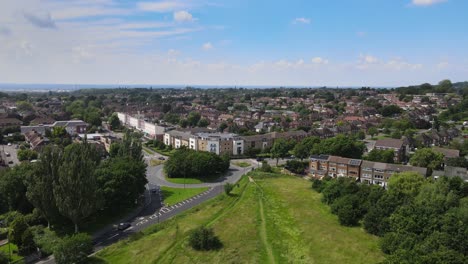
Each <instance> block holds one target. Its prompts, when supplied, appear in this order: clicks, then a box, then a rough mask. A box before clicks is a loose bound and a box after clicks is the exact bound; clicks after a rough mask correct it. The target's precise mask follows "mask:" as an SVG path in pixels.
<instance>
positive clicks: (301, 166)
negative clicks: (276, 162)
mask: <svg viewBox="0 0 468 264" xmlns="http://www.w3.org/2000/svg"><path fill="white" fill-rule="evenodd" d="M307 167H308V163H307V162H302V161H298V160H288V161H286V166H285V168H286V169H287V170H289V171H291V172H293V173H296V174H304V172H305V169H306V168H307Z"/></svg>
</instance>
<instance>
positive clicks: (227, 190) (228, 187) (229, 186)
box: [224, 183, 235, 195]
mask: <svg viewBox="0 0 468 264" xmlns="http://www.w3.org/2000/svg"><path fill="white" fill-rule="evenodd" d="M234 186H235V185H234V184H232V183H226V184H225V185H224V192H225V193H226V194H227V195H229V194H231V192H232V190H233V189H234Z"/></svg>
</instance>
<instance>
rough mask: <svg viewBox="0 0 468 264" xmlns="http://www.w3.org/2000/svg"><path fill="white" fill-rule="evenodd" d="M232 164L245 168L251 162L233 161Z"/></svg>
mask: <svg viewBox="0 0 468 264" xmlns="http://www.w3.org/2000/svg"><path fill="white" fill-rule="evenodd" d="M234 165H236V166H239V167H241V168H247V167H250V166H251V164H250V163H248V162H246V161H239V162H234Z"/></svg>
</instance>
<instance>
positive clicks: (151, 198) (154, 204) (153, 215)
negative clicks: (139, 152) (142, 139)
mask: <svg viewBox="0 0 468 264" xmlns="http://www.w3.org/2000/svg"><path fill="white" fill-rule="evenodd" d="M160 156H161V155H159V154H155V155H151V156H150V155H148V154H146V153H145V159H146V160H147V161H148V160H149V159H151V158H155V157H160ZM148 163H149V162H148ZM162 168H163V165H159V166H149V165H148V167H147V170H146V176H147V179H148V189H147V191H146V192H145V198H146V199H145V200H146V205H145V207H144V208H143V210H141V211H140V212H139V213H137V214H134V215H136V216H134V217H132V216H130V217H128V218H127V220H122V221H127V222H129V223H130V224H131V226H130V228H128V229H127V230H124V231H119V230H116V229H115V228H109V227H108V228H105V229H103V230H101V231H100V232H97V233H95V234H94V235H93V245H94V252H95V253H96V252H98V251H100V250H101V249H103V248H105V247H106V246H109V245H111V244H113V243H116V242H117V241H119V240H121V239H123V238H126V237H128V236H129V235H131V234H133V233H135V232H139V231H141V230H143V229H145V228H147V227H148V226H150V225H152V224H156V223H159V222H163V221H165V220H168V219H170V218H172V217H174V216H175V215H177V214H179V213H181V212H183V211H186V210H189V209H191V208H192V207H195V206H197V205H199V204H201V203H203V202H205V201H207V200H209V199H212V198H214V197H216V196H218V195H220V194H222V193H223V192H224V188H223V185H224V184H225V183H236V182H237V181H238V180H239V179H240V178H241V177H242V175H244V174H246V173H247V172H249V171H250V170H251V169H252V166H251V167H247V168H241V167H238V166H235V165H233V164H231V167H230V168H229V172H228V173H227V174H226V175H225V176H223V177H221V178H219V179H218V180H217V181H216V182H213V183H201V184H186V186H187V187H189V188H197V187H209V188H210V189H208V190H207V191H205V192H203V193H201V194H198V195H196V196H194V197H191V198H189V199H187V200H185V201H182V202H180V203H178V204H175V205H173V206H170V207H163V206H162V196H161V192H160V189H159V187H160V186H168V187H174V188H184V184H176V183H171V182H168V181H166V179H165V178H164V175H163V174H162ZM154 188H156V189H157V190H159V191H158V192H155V193H153V192H151V191H150V190H152V189H154ZM115 224H118V222H117V223H115ZM93 254H94V253H93ZM37 263H42V264H45V263H47V264H52V263H55V260H54V258H53V256H50V257H48V258H46V259H42V260H40V261H38V262H37Z"/></svg>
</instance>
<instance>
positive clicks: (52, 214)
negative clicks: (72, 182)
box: [26, 146, 63, 223]
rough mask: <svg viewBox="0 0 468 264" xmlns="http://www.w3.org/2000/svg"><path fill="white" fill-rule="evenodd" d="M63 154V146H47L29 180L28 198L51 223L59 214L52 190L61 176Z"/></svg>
mask: <svg viewBox="0 0 468 264" xmlns="http://www.w3.org/2000/svg"><path fill="white" fill-rule="evenodd" d="M62 155H63V151H62V149H61V148H58V147H53V146H47V147H45V148H44V149H43V151H42V153H41V159H40V160H39V162H37V163H36V166H34V171H33V173H32V174H31V175H30V177H29V178H28V181H27V192H26V196H27V197H28V200H29V201H31V203H32V204H33V205H34V207H35V208H37V209H38V210H40V211H41V213H42V214H43V215H44V217H45V218H46V219H47V221H48V222H49V223H50V222H53V221H54V220H56V219H57V218H58V216H59V211H58V209H57V206H56V203H55V196H54V192H53V191H52V190H53V188H54V184H55V183H56V181H57V179H58V177H59V175H58V169H59V167H60V165H61V163H62Z"/></svg>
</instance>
